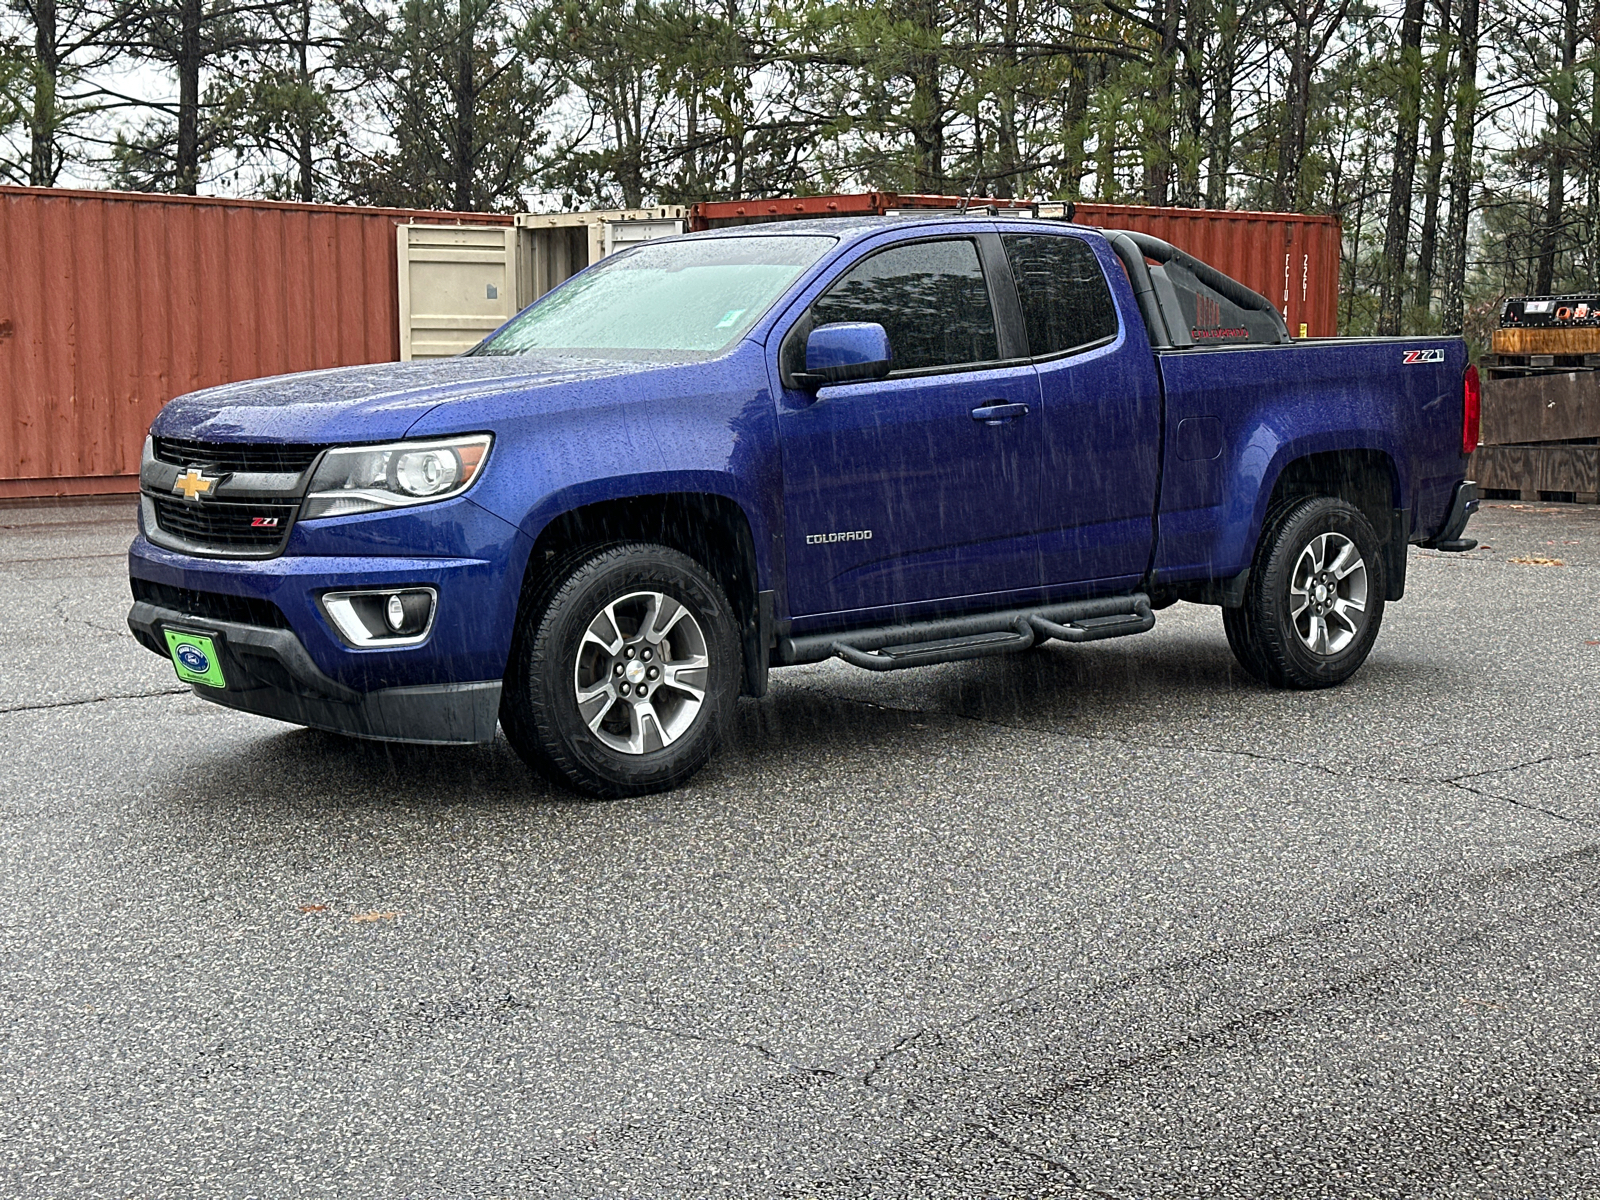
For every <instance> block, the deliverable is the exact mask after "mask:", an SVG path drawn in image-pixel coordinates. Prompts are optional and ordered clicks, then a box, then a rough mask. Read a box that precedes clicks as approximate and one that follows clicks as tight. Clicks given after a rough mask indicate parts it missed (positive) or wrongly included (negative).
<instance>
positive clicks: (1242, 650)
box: [1222, 496, 1387, 688]
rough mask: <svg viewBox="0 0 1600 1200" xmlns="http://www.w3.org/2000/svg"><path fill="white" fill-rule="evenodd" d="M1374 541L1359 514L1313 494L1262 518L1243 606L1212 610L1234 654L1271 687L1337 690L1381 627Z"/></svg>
mask: <svg viewBox="0 0 1600 1200" xmlns="http://www.w3.org/2000/svg"><path fill="white" fill-rule="evenodd" d="M1380 550H1381V544H1380V543H1379V541H1378V535H1377V534H1376V533H1375V532H1374V531H1373V528H1372V524H1371V522H1369V521H1368V520H1367V518H1366V517H1365V516H1363V515H1362V513H1361V511H1360V510H1359V509H1357V508H1355V507H1353V506H1352V505H1350V504H1347V503H1345V502H1344V501H1343V500H1336V499H1334V498H1332V497H1329V496H1316V497H1312V498H1311V499H1308V500H1301V501H1299V502H1297V503H1294V504H1291V505H1288V506H1286V507H1284V508H1282V509H1280V510H1279V511H1278V513H1277V514H1275V517H1274V518H1273V519H1271V520H1269V521H1268V523H1267V527H1266V529H1264V530H1263V531H1262V535H1261V542H1260V544H1259V545H1258V546H1257V548H1256V557H1255V562H1254V564H1253V565H1252V567H1251V570H1250V580H1249V583H1248V585H1247V586H1246V588H1245V599H1244V604H1243V605H1242V606H1241V607H1239V608H1231V609H1230V608H1225V609H1223V610H1222V624H1223V628H1224V629H1225V630H1226V631H1227V634H1228V644H1229V646H1231V647H1232V649H1233V653H1234V657H1236V658H1237V659H1238V660H1239V665H1240V666H1242V667H1243V668H1244V669H1245V670H1246V671H1248V672H1249V673H1250V674H1252V675H1254V676H1255V677H1256V678H1257V679H1260V680H1263V681H1264V682H1266V683H1270V684H1272V685H1273V686H1275V687H1289V688H1319V687H1332V686H1334V685H1335V684H1339V683H1343V682H1344V681H1345V680H1346V679H1348V678H1350V676H1352V675H1354V674H1355V673H1356V671H1357V670H1358V669H1359V668H1360V667H1361V664H1362V663H1364V662H1365V661H1366V659H1367V655H1368V654H1369V653H1370V652H1371V650H1372V643H1373V641H1374V640H1375V639H1376V638H1377V636H1378V627H1379V625H1380V624H1382V621H1383V605H1384V595H1385V591H1386V586H1387V584H1386V579H1385V576H1384V563H1383V557H1382V555H1381V553H1380Z"/></svg>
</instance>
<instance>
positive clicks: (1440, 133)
mask: <svg viewBox="0 0 1600 1200" xmlns="http://www.w3.org/2000/svg"><path fill="white" fill-rule="evenodd" d="M1432 83H1433V105H1432V107H1431V108H1430V109H1429V110H1428V162H1427V168H1426V170H1427V174H1426V175H1425V177H1424V178H1425V182H1424V183H1423V185H1422V205H1423V208H1422V242H1421V244H1420V245H1419V246H1418V247H1417V283H1416V288H1417V291H1416V305H1417V307H1418V308H1420V309H1422V310H1423V311H1424V312H1426V311H1427V310H1428V309H1430V308H1431V307H1432V306H1433V269H1434V260H1435V257H1436V254H1437V250H1438V241H1439V181H1440V177H1441V176H1442V175H1443V173H1444V126H1445V121H1446V119H1447V118H1448V116H1449V113H1450V104H1449V97H1450V0H1439V48H1438V51H1437V53H1435V54H1434V57H1433V79H1432Z"/></svg>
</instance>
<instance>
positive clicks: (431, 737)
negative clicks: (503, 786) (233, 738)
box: [128, 601, 500, 745]
mask: <svg viewBox="0 0 1600 1200" xmlns="http://www.w3.org/2000/svg"><path fill="white" fill-rule="evenodd" d="M169 627H170V628H173V629H182V630H186V631H189V632H192V633H203V634H205V635H206V636H208V637H210V638H211V639H212V641H213V642H214V643H215V645H216V647H217V650H218V652H219V654H220V655H221V658H222V674H223V678H225V679H226V680H228V686H227V687H226V688H213V687H205V686H202V685H199V684H195V685H192V686H193V687H194V691H195V694H196V695H197V696H200V697H202V698H204V699H206V700H210V701H213V702H214V703H217V704H224V705H227V706H228V707H229V708H237V709H240V710H242V711H244V712H248V713H255V714H256V715H257V716H262V717H273V718H275V719H277V720H279V721H290V722H293V723H294V724H296V725H309V726H311V727H312V728H313V729H327V730H331V731H333V732H335V733H345V734H350V735H352V736H354V737H363V738H377V739H380V740H383V741H399V742H424V743H430V744H435V745H460V744H471V743H477V742H490V741H493V740H494V733H495V726H496V723H497V721H498V720H499V713H500V681H499V680H498V679H495V680H483V681H477V682H471V683H441V684H422V685H416V686H411V687H393V688H379V689H378V690H376V691H371V692H357V691H354V690H353V689H351V688H348V687H346V686H345V685H344V684H342V683H340V682H338V681H337V680H335V679H331V678H329V676H327V675H326V674H324V673H323V671H322V670H321V669H320V668H319V667H318V666H317V664H316V663H315V662H313V661H312V659H311V656H310V655H309V654H308V653H306V648H305V646H304V645H303V644H302V643H301V641H300V639H299V638H298V637H296V636H295V634H294V633H293V632H292V631H290V630H287V629H264V628H261V627H260V626H256V625H243V624H239V623H238V622H234V621H217V620H210V619H206V618H201V617H195V616H193V615H190V614H188V613H184V612H182V611H180V610H178V609H169V608H161V607H159V606H157V605H154V604H149V603H145V602H144V601H139V602H136V603H135V604H134V606H133V609H132V610H131V611H130V612H129V613H128V628H129V629H131V630H132V631H133V635H134V637H136V638H138V639H139V642H140V644H142V645H143V646H144V647H145V648H146V649H149V650H152V651H154V652H155V653H157V654H160V655H162V656H163V657H166V654H167V651H166V649H165V645H164V638H163V635H162V631H163V629H165V628H169Z"/></svg>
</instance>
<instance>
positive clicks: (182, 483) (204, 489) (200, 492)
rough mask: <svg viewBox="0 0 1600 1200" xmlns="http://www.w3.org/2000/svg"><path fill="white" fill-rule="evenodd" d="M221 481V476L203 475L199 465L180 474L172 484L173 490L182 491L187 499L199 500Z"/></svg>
mask: <svg viewBox="0 0 1600 1200" xmlns="http://www.w3.org/2000/svg"><path fill="white" fill-rule="evenodd" d="M221 482H222V480H221V479H220V478H208V477H206V476H205V475H202V474H201V473H200V468H199V467H190V468H189V469H188V470H187V471H185V472H184V473H183V474H182V475H179V476H178V482H176V483H174V484H173V485H172V490H173V491H175V492H182V493H183V498H184V499H185V500H198V499H200V497H201V496H204V495H205V494H206V493H208V492H210V491H211V489H212V488H214V487H216V485H217V484H219V483H221Z"/></svg>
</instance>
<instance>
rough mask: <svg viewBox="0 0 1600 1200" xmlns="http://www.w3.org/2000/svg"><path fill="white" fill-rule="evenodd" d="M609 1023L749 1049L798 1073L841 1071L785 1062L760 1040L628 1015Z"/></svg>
mask: <svg viewBox="0 0 1600 1200" xmlns="http://www.w3.org/2000/svg"><path fill="white" fill-rule="evenodd" d="M601 1020H603V1021H605V1022H606V1024H608V1025H616V1026H618V1027H620V1028H623V1029H637V1030H641V1031H642V1032H645V1033H655V1034H660V1035H661V1036H662V1037H670V1038H678V1039H681V1040H683V1041H687V1042H700V1043H703V1044H704V1045H708V1046H730V1047H732V1048H734V1049H736V1050H749V1051H751V1052H752V1053H755V1054H759V1055H761V1057H763V1058H765V1059H767V1060H769V1061H771V1062H775V1063H778V1064H779V1065H780V1066H783V1067H785V1068H787V1069H788V1070H790V1071H792V1072H794V1073H795V1074H798V1075H820V1076H826V1077H828V1078H837V1077H838V1075H839V1072H837V1071H830V1070H828V1068H826V1067H808V1066H803V1065H801V1064H799V1063H792V1062H785V1061H784V1060H783V1059H782V1058H781V1057H779V1055H778V1054H777V1052H776V1051H774V1050H772V1049H771V1048H770V1047H767V1046H764V1045H762V1044H761V1043H760V1042H741V1041H739V1040H738V1039H737V1038H724V1037H717V1036H715V1035H714V1034H709V1033H695V1032H694V1031H692V1030H688V1029H677V1028H674V1027H671V1026H667V1025H651V1024H648V1023H646V1022H644V1021H634V1020H630V1019H628V1018H627V1017H602V1018H601Z"/></svg>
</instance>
